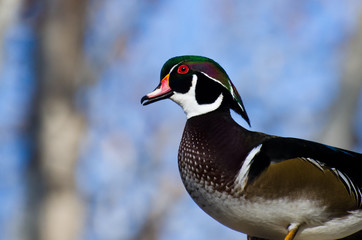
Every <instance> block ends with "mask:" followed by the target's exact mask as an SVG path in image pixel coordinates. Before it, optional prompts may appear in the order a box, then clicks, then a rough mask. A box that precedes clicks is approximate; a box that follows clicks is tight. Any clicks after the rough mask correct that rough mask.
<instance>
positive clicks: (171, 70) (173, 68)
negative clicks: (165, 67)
mask: <svg viewBox="0 0 362 240" xmlns="http://www.w3.org/2000/svg"><path fill="white" fill-rule="evenodd" d="M179 64H180V63H177V64H175V65H173V67H172V68H171V69H170V72H169V74H171V72H172V70H173V69H174V68H175V67H176V66H177V65H179Z"/></svg>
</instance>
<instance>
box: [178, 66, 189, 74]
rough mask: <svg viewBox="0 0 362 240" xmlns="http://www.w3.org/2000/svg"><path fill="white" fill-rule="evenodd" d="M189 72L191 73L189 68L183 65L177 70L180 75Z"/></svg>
mask: <svg viewBox="0 0 362 240" xmlns="http://www.w3.org/2000/svg"><path fill="white" fill-rule="evenodd" d="M188 72H189V67H188V66H186V65H181V66H179V67H178V69H177V73H179V74H186V73H188Z"/></svg>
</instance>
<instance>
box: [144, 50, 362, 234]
mask: <svg viewBox="0 0 362 240" xmlns="http://www.w3.org/2000/svg"><path fill="white" fill-rule="evenodd" d="M166 98H170V99H171V100H173V101H174V102H176V103H177V104H178V105H180V106H181V107H182V108H183V110H184V112H185V113H186V115H187V121H186V126H185V129H184V132H183V136H182V140H181V143H180V147H179V152H178V166H179V171H180V174H181V178H182V181H183V183H184V185H185V188H186V190H187V192H188V193H189V194H190V195H191V197H192V199H193V200H194V201H195V202H196V203H197V204H198V205H199V207H200V208H202V209H203V210H204V211H205V212H206V213H207V214H209V215H210V216H211V217H213V218H214V219H216V220H217V221H219V222H220V223H222V224H224V225H226V226H228V227H230V228H232V229H234V230H236V231H239V232H243V233H246V234H248V237H249V239H270V240H274V239H275V240H279V239H284V240H292V239H295V240H306V239H308V240H318V239H321V240H322V239H323V240H328V239H362V194H361V186H362V173H361V165H362V154H360V153H356V152H351V151H348V150H343V149H340V148H336V147H331V146H328V145H324V144H320V143H316V142H311V141H307V140H302V139H296V138H285V137H278V136H272V135H267V134H264V133H260V132H253V131H249V130H247V129H245V128H243V127H241V126H240V125H239V124H237V123H236V122H235V121H234V120H233V118H232V117H231V115H230V109H232V110H233V111H235V112H236V113H238V114H240V115H241V117H242V118H243V119H244V120H245V121H246V122H247V123H248V124H249V125H250V121H249V118H248V115H247V113H246V111H245V108H244V105H243V102H242V100H241V98H240V96H239V94H238V92H237V90H236V88H235V87H234V85H233V83H232V82H231V81H230V79H229V77H228V75H227V73H226V72H225V70H224V69H223V68H222V67H221V66H220V65H219V64H218V63H216V62H215V61H213V60H211V59H209V58H206V57H201V56H178V57H174V58H171V59H169V60H168V61H167V62H166V63H165V64H164V66H163V68H162V70H161V82H160V84H159V85H158V86H157V88H156V89H155V90H154V91H153V92H151V93H149V94H147V95H146V96H144V97H143V98H142V99H141V103H143V105H147V104H150V103H153V102H156V101H158V100H161V99H166Z"/></svg>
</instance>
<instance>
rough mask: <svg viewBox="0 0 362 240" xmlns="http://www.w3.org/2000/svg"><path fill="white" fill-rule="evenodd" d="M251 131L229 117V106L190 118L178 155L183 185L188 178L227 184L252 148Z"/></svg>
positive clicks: (221, 186) (216, 185) (218, 187)
mask: <svg viewBox="0 0 362 240" xmlns="http://www.w3.org/2000/svg"><path fill="white" fill-rule="evenodd" d="M250 134H251V132H249V131H248V130H246V129H244V128H242V127H241V126H239V125H238V124H237V123H236V122H235V121H234V120H233V119H232V117H231V116H230V111H229V110H225V111H224V110H220V111H214V112H210V113H207V114H203V115H199V116H195V117H192V118H189V119H188V120H187V122H186V126H185V130H184V133H183V136H182V140H181V144H180V148H179V156H178V163H179V169H180V173H181V176H182V179H183V181H184V183H185V185H186V188H187V181H188V180H190V179H193V180H195V181H199V182H201V183H206V182H209V184H211V185H213V186H214V189H216V190H220V191H221V190H223V191H225V189H227V188H230V187H231V186H232V184H233V182H234V180H235V176H236V175H237V173H238V171H239V170H240V167H241V165H242V163H243V159H244V158H245V156H246V155H247V153H248V152H249V151H250V149H251V146H250V144H249V143H248V138H249V135H250Z"/></svg>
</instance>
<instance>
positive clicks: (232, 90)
mask: <svg viewBox="0 0 362 240" xmlns="http://www.w3.org/2000/svg"><path fill="white" fill-rule="evenodd" d="M201 73H202V74H204V75H205V76H206V77H208V78H210V79H211V80H213V81H215V82H217V83H218V84H220V85H221V86H223V87H224V88H226V87H225V86H224V85H222V84H221V83H220V81H219V80H217V79H215V78H213V77H211V76H209V75H207V74H206V73H204V72H201ZM226 89H227V88H226ZM227 90H229V89H227ZM230 91H231V95H232V96H233V97H234V95H235V93H234V89H233V88H232V87H231V88H230ZM238 105H239V107H240V108H241V110H243V111H245V109H244V108H243V106H241V105H240V104H239V103H238Z"/></svg>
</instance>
